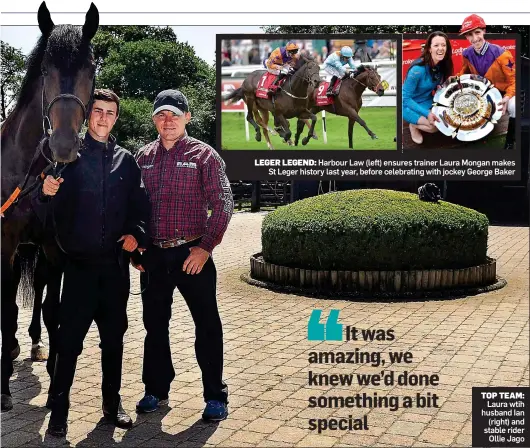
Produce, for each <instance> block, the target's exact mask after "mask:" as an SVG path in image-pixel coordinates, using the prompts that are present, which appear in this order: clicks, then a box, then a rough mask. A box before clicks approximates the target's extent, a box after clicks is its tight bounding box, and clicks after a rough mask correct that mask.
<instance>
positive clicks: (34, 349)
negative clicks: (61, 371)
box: [31, 341, 48, 361]
mask: <svg viewBox="0 0 530 448" xmlns="http://www.w3.org/2000/svg"><path fill="white" fill-rule="evenodd" d="M47 359H48V350H46V346H45V345H44V344H43V343H42V341H39V342H38V343H37V344H33V345H32V346H31V360H32V361H46V360H47Z"/></svg>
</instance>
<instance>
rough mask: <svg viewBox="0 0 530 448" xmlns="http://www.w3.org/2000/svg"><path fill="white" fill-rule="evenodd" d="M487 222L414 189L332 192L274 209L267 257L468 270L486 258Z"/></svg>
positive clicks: (339, 266)
mask: <svg viewBox="0 0 530 448" xmlns="http://www.w3.org/2000/svg"><path fill="white" fill-rule="evenodd" d="M488 224H489V222H488V219H487V217H486V216H485V215H483V214H482V213H479V212H477V211H475V210H471V209H469V208H466V207H462V206H459V205H455V204H451V203H449V202H445V201H439V202H438V203H432V202H424V201H421V200H420V199H419V198H418V196H417V195H414V194H411V193H405V192H400V191H392V190H353V191H343V192H338V193H329V194H325V195H321V196H316V197H312V198H309V199H304V200H301V201H297V202H294V203H292V204H290V205H287V206H284V207H281V208H279V209H277V210H276V211H274V212H271V213H269V214H268V215H267V216H266V217H265V219H264V221H263V226H262V247H263V257H264V259H265V260H266V261H268V262H270V263H274V264H278V265H283V266H290V267H299V268H304V269H332V270H412V269H456V268H464V267H470V266H474V265H478V264H481V263H485V262H486V260H487V258H486V251H487V240H488Z"/></svg>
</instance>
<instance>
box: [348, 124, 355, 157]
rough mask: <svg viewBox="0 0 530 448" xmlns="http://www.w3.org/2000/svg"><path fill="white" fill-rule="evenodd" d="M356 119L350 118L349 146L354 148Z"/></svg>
mask: <svg viewBox="0 0 530 448" xmlns="http://www.w3.org/2000/svg"><path fill="white" fill-rule="evenodd" d="M354 124H355V120H352V119H351V118H350V119H349V120H348V148H350V149H353V125H354Z"/></svg>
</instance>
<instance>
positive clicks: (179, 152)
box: [137, 135, 234, 254]
mask: <svg viewBox="0 0 530 448" xmlns="http://www.w3.org/2000/svg"><path fill="white" fill-rule="evenodd" d="M137 161H138V165H140V168H141V169H142V177H143V180H144V184H145V188H146V190H147V193H148V195H149V200H150V202H151V207H152V213H151V227H150V231H151V237H152V238H153V239H154V240H158V241H165V240H172V239H175V238H181V237H182V238H190V237H192V236H198V235H203V238H202V241H201V243H200V244H199V247H201V248H203V249H205V250H206V251H208V252H209V253H210V254H211V253H212V250H213V248H214V247H215V246H217V245H218V244H219V243H220V242H221V240H222V238H223V235H224V233H225V231H226V228H227V227H228V223H229V221H230V218H231V217H232V213H233V211H234V201H233V198H232V191H231V189H230V182H229V181H228V178H227V177H226V174H225V163H224V161H223V160H222V159H221V157H219V154H217V152H216V151H215V150H214V149H213V148H212V147H210V146H209V145H207V144H206V143H203V142H201V141H200V140H197V139H194V138H191V137H188V136H187V135H185V136H184V137H183V138H182V139H180V140H179V141H178V142H177V143H175V145H174V146H173V147H172V148H171V149H169V150H167V149H165V148H164V147H163V146H162V142H161V141H160V138H159V139H158V140H155V141H154V142H151V143H149V144H148V145H146V146H144V147H143V148H141V149H140V150H139V151H138V155H137ZM208 208H210V209H211V210H212V214H211V216H210V217H208Z"/></svg>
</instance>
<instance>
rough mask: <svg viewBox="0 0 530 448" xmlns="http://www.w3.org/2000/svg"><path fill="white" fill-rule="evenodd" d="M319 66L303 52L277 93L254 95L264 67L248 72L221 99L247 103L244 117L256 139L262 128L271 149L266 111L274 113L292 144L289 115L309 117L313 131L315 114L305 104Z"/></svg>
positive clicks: (283, 136) (282, 131)
mask: <svg viewBox="0 0 530 448" xmlns="http://www.w3.org/2000/svg"><path fill="white" fill-rule="evenodd" d="M319 72H320V67H319V66H318V64H317V63H316V62H315V61H314V60H312V59H310V58H306V57H305V56H302V57H301V58H300V59H299V60H298V62H297V69H296V71H295V73H294V74H293V75H290V76H288V77H287V80H286V81H285V83H284V84H283V86H282V88H281V90H279V93H277V94H275V95H274V98H270V99H264V98H258V97H256V89H257V86H258V83H259V80H260V79H261V77H262V75H263V74H264V73H265V70H256V71H254V72H252V73H251V74H250V75H248V76H247V78H246V79H245V81H243V85H242V86H241V87H240V88H239V89H237V90H234V91H233V92H230V93H229V94H228V95H226V96H225V97H224V98H223V101H230V102H237V101H239V100H243V101H244V102H245V103H246V104H247V109H248V112H247V121H248V122H249V123H250V124H251V125H252V126H253V127H254V130H255V131H256V136H255V138H256V140H257V141H258V142H259V141H261V130H260V126H261V128H262V129H263V135H264V136H265V140H267V146H268V148H269V149H274V148H273V146H272V143H271V141H270V138H269V131H270V130H269V126H268V122H269V112H271V113H272V114H273V115H274V123H275V125H278V126H279V127H278V128H277V129H276V130H277V131H278V132H279V134H280V136H281V137H282V138H283V139H284V142H286V143H289V144H291V142H290V138H291V135H292V132H291V131H290V129H289V122H288V121H287V119H288V118H294V117H299V118H305V119H311V121H312V128H311V130H310V131H309V136H311V135H312V133H313V129H314V127H315V123H316V119H317V117H316V115H314V114H313V113H311V112H310V111H309V108H308V99H309V97H310V96H311V93H312V91H313V88H314V87H315V86H316V85H317V84H318V82H320V75H319Z"/></svg>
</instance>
